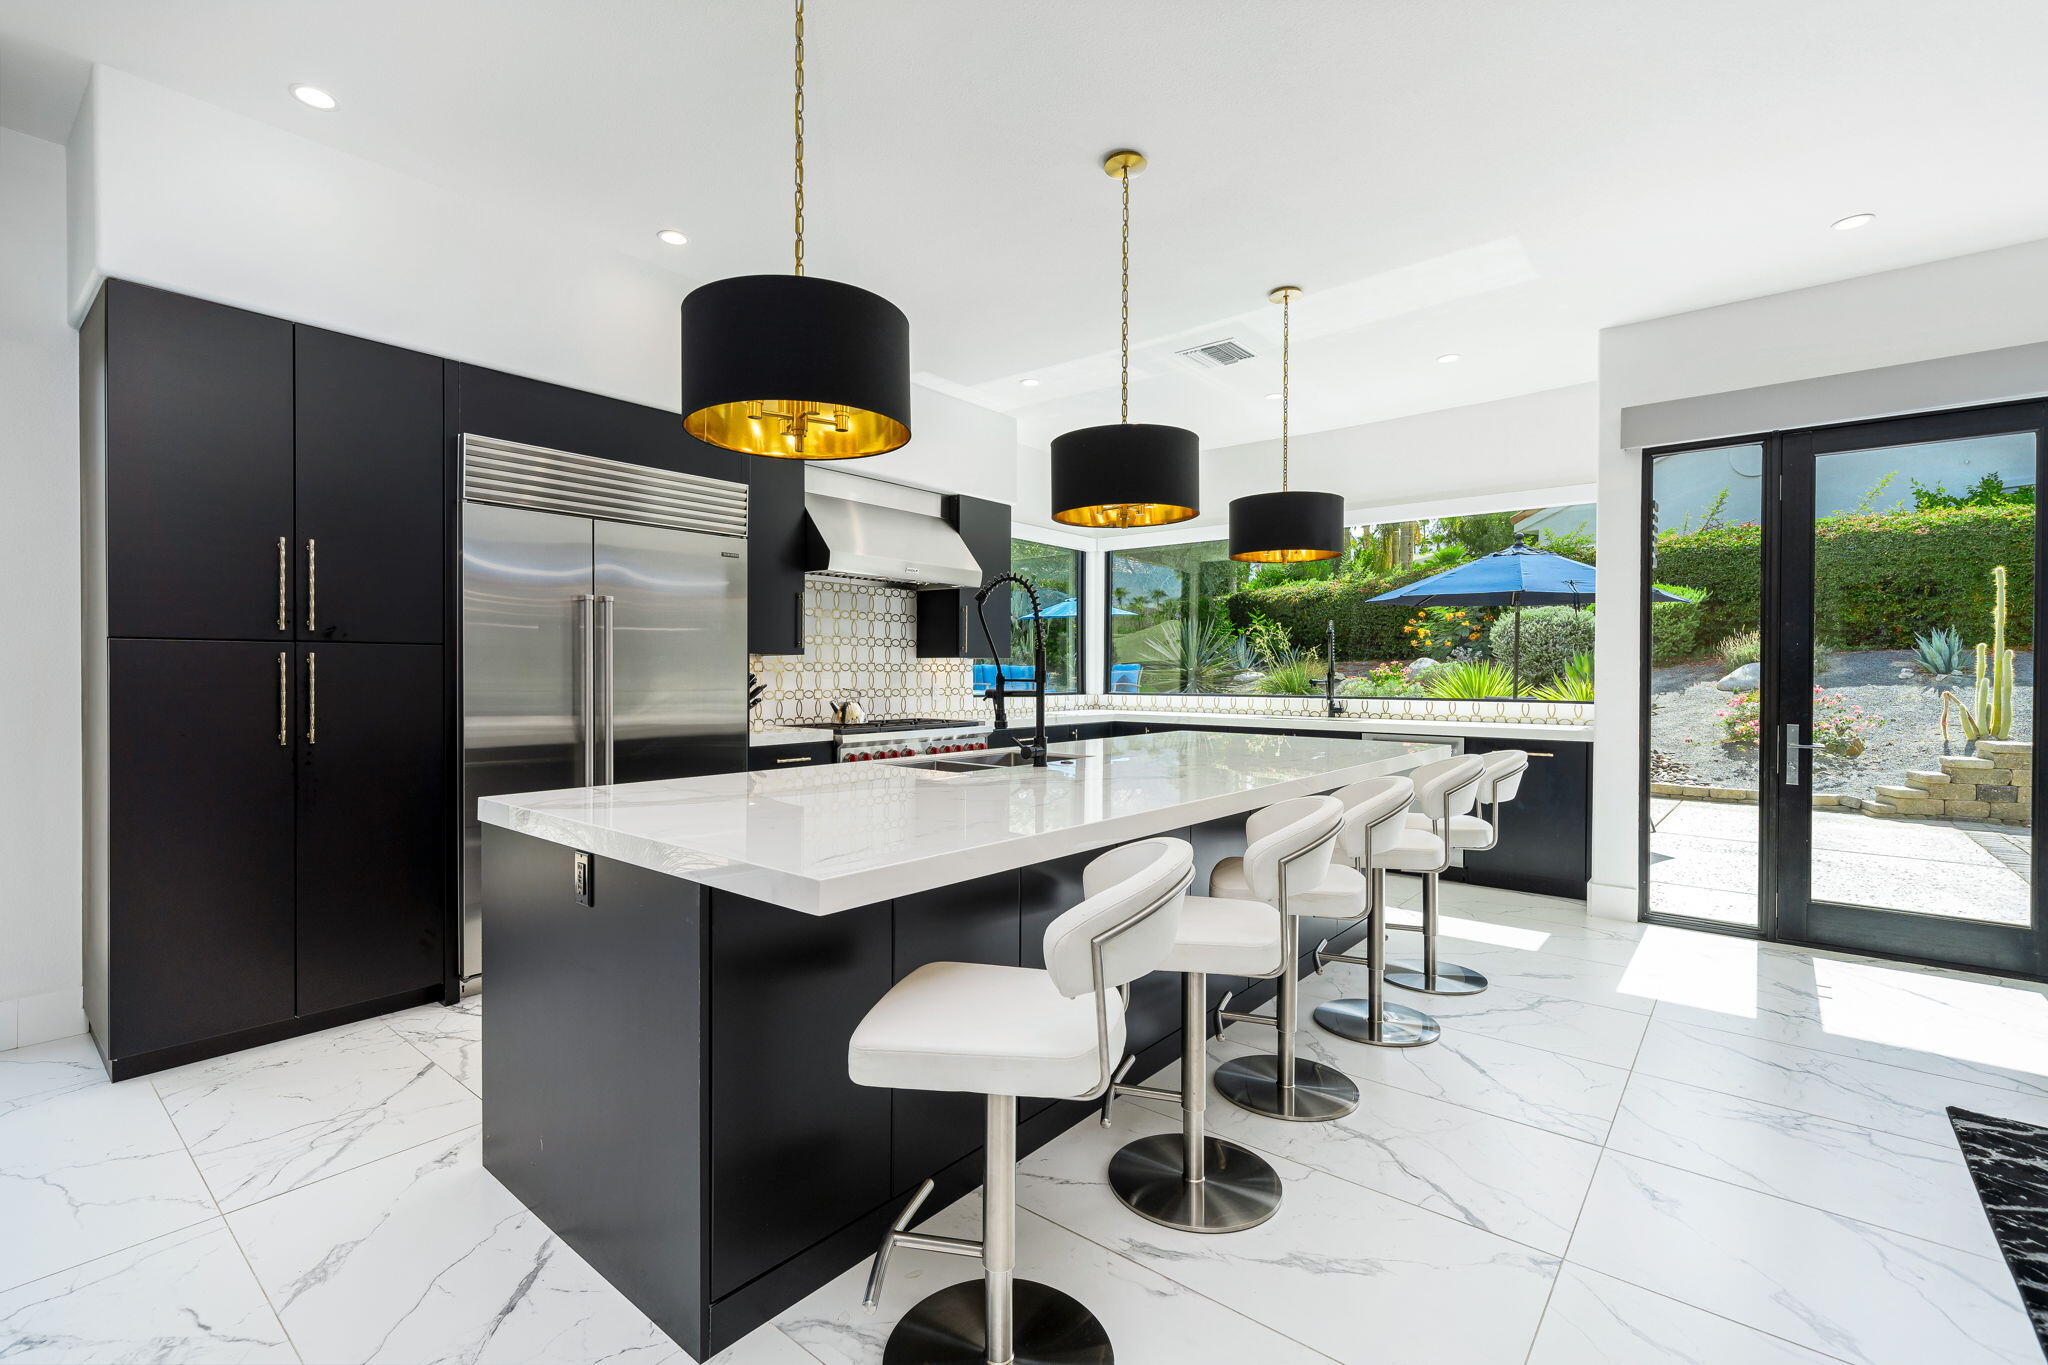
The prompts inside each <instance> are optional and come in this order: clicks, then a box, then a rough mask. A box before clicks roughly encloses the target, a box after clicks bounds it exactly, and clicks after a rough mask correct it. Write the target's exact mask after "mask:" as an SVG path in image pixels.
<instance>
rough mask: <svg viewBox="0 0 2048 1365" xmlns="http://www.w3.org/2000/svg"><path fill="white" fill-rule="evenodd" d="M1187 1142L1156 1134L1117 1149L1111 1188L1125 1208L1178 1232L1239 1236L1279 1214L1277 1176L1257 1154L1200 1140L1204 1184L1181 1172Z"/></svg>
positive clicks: (1172, 1135) (1111, 1163) (1177, 1136)
mask: <svg viewBox="0 0 2048 1365" xmlns="http://www.w3.org/2000/svg"><path fill="white" fill-rule="evenodd" d="M1186 1151H1187V1148H1186V1145H1185V1139H1184V1138H1183V1137H1182V1135H1181V1134H1179V1133H1158V1134H1155V1135H1153V1136H1152V1137H1143V1138H1139V1139H1138V1140H1137V1141H1136V1142H1131V1143H1126V1144H1125V1145H1124V1146H1123V1147H1120V1148H1118V1149H1117V1153H1116V1155H1115V1156H1113V1157H1111V1158H1110V1159H1109V1188H1110V1189H1111V1190H1113V1191H1114V1192H1115V1193H1116V1197H1117V1198H1118V1199H1121V1200H1123V1202H1124V1207H1125V1208H1128V1209H1129V1210H1130V1211H1131V1212H1133V1213H1135V1214H1137V1215H1139V1216H1140V1217H1142V1218H1149V1219H1151V1220H1152V1221H1153V1222H1155V1223H1160V1224H1163V1225H1164V1226H1166V1227H1170V1228H1178V1229H1179V1230H1180V1231H1182V1232H1243V1231H1244V1230H1245V1229H1246V1228H1255V1227H1257V1226H1258V1225H1259V1224H1261V1223H1263V1222H1265V1221H1266V1220H1267V1219H1268V1218H1271V1217H1272V1216H1273V1215H1274V1214H1275V1213H1277V1212H1279V1210H1280V1173H1279V1172H1278V1171H1275V1170H1274V1169H1273V1167H1272V1165H1271V1164H1270V1163H1269V1162H1267V1160H1266V1159H1265V1158H1264V1157H1262V1156H1260V1155H1259V1154H1258V1153H1257V1152H1254V1151H1252V1150H1251V1149H1249V1148H1246V1147H1240V1146H1238V1145H1237V1144H1236V1143H1234V1142H1225V1141H1224V1140H1223V1139H1222V1138H1213V1137H1204V1138H1203V1139H1202V1171H1203V1174H1202V1178H1201V1179H1200V1180H1194V1181H1191V1180H1189V1179H1188V1178H1187V1173H1186V1169H1185V1162H1184V1158H1185V1154H1186Z"/></svg>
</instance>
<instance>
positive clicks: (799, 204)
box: [796, 0, 804, 275]
mask: <svg viewBox="0 0 2048 1365" xmlns="http://www.w3.org/2000/svg"><path fill="white" fill-rule="evenodd" d="M796 273H797V274H799V275H801V274H803V273H804V0H796Z"/></svg>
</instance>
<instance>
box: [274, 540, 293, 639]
mask: <svg viewBox="0 0 2048 1365" xmlns="http://www.w3.org/2000/svg"><path fill="white" fill-rule="evenodd" d="M291 565H292V560H291V551H290V550H288V549H286V548H285V538H284V537H283V536H279V537H278V538H277V628H278V629H279V630H290V629H291V626H292V618H291V607H290V605H289V601H288V599H289V598H290V595H291V588H290V581H291V572H292V567H291Z"/></svg>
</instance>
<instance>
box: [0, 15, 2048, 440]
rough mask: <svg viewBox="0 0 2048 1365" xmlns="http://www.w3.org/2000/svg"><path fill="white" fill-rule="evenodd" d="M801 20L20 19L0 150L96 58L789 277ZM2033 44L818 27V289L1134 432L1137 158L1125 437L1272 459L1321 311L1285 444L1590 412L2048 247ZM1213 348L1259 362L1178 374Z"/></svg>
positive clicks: (714, 262) (1849, 29) (1472, 31)
mask: <svg viewBox="0 0 2048 1365" xmlns="http://www.w3.org/2000/svg"><path fill="white" fill-rule="evenodd" d="M788 20H789V15H788V11H787V9H786V7H785V6H784V5H782V4H780V3H776V2H775V0H722V2H721V3H703V2H702V0H695V2H693V0H583V2H582V3H574V2H573V0H553V2H552V3H549V2H548V0H432V2H431V3H422V0H346V3H338V2H336V0H175V2H174V3H173V2H167V0H0V123H4V124H7V125H9V126H14V127H18V128H21V129H23V130H24V131H28V132H32V133H35V134H37V135H39V136H43V137H51V138H58V139H61V138H62V137H63V136H64V134H65V131H66V129H67V127H68V125H69V122H70V118H71V114H72V112H73V111H74V110H75V108H76V105H77V99H78V96H79V92H80V90H81V89H82V85H83V80H84V70H85V66H84V64H85V63H86V62H88V61H101V62H106V63H108V64H111V65H114V66H119V67H123V68H125V69H127V70H129V71H132V72H134V73H136V74H137V75H140V76H143V77H145V78H147V79H150V80H153V81H156V82H159V83H161V84H164V85H167V86H170V87H172V88H174V89H178V90H182V91H185V92H187V93H189V94H192V95H195V96H198V97H200V98H202V99H206V100H209V101H212V102H214V103H216V104H220V105H223V106H225V107H227V108H230V109H233V110H236V111H238V112H240V113H243V114H246V115H249V116H251V117H254V118H258V119H262V120H264V121H266V122H269V123H273V124H276V125H278V126H281V127H285V128H288V129H291V130H293V131H295V132H299V133H302V134H304V135H305V136H307V137H309V138H314V139H317V140H319V141H321V142H324V143H328V144H331V145H333V146H336V147H339V148H343V149H345V150H348V151H351V152H354V153H356V154H359V155H362V156H365V157H368V158H370V159H373V160H376V161H379V162H382V163H384V164H387V165H389V166H392V167H394V168H396V169H399V170H403V171H406V172H408V173H411V174H414V175H417V176H420V177H423V178H425V179H428V180H432V181H435V182H437V183H440V184H444V185H447V186H450V187H453V188H455V189H458V190H460V191H463V192H465V193H470V194H474V195H476V196H477V197H478V199H479V201H480V203H481V204H483V205H488V206H490V211H491V212H517V210H518V207H519V206H520V205H521V204H535V205H539V204H545V205H546V206H547V207H548V209H549V212H550V213H551V214H554V215H558V216H559V215H562V214H564V213H566V214H567V215H568V216H570V217H571V218H572V219H574V220H575V221H576V222H577V223H578V224H579V225H580V226H581V227H582V228H584V229H585V230H587V231H588V232H589V233H591V234H592V236H593V238H594V239H595V240H596V241H600V242H602V243H603V244H605V245H607V246H610V247H612V248H615V249H618V250H623V251H628V252H632V253H634V254H636V255H640V256H643V257H645V258H646V259H648V260H651V261H656V262H659V263H661V264H662V265H663V266H665V267H666V268H670V269H673V270H675V271H676V272H677V274H678V275H679V276H680V277H682V279H683V280H685V281H686V282H687V281H696V280H703V279H711V278H716V277H718V276H721V275H726V274H733V273H744V272H750V271H774V270H782V269H786V268H787V260H788V245H787V241H788V227H787V225H788V213H789V203H788V191H789V173H788V156H789V148H788V137H789V112H790V111H789V91H788V80H789V77H788V40H789V35H788ZM2043 51H2048V6H2044V5H2043V4H2041V3H2040V0H1943V2H1942V3H1929V0H1712V2H1711V3H1704V4H1703V3H1700V2H1699V0H1285V2H1284V3H1282V0H1251V2H1250V3H1247V0H1115V3H1110V4H1105V3H1102V0H1039V2H1038V3H1031V4H1023V3H1008V4H996V3H970V4H963V3H960V2H959V0H811V4H810V13H809V58H810V93H809V128H808V146H809V161H810V181H809V184H810V192H809V215H808V221H809V252H808V256H809V264H810V266H811V268H812V270H813V271H814V272H815V273H818V274H822V275H829V276H833V277H836V278H840V279H846V280H849V281H851V282H854V283H857V284H861V285H864V286H866V287H868V288H871V289H875V290H878V291H879V292H881V293H883V294H885V295H887V296H888V297H890V298H892V299H894V300H895V301H896V302H897V303H898V304H900V305H901V306H902V307H903V308H904V310H905V311H906V312H907V313H908V314H909V315H910V318H911V324H912V338H913V341H912V345H913V353H914V354H913V363H914V366H915V367H916V368H917V369H918V370H919V371H920V372H921V376H922V377H924V378H926V379H927V381H928V382H931V383H933V384H935V385H937V386H939V387H941V388H946V389H949V390H951V391H954V392H958V393H963V394H966V395H968V396H971V397H973V398H975V399H977V400H978V401H980V402H983V403H986V404H988V405H991V406H995V407H999V408H1003V409H1005V410H1011V411H1014V412H1015V413H1016V415H1017V417H1018V419H1019V422H1020V425H1021V429H1022V432H1023V435H1024V438H1025V440H1026V441H1027V442H1030V443H1033V444H1042V443H1043V442H1044V441H1045V440H1047V439H1049V438H1050V437H1051V436H1052V435H1054V434H1056V433H1057V432H1059V431H1061V430H1064V429H1066V428H1069V427H1072V426H1079V425H1088V424H1091V423H1094V422H1098V421H1106V420H1114V417H1115V412H1116V407H1115V381H1116V363H1115V361H1116V356H1115V344H1116V324H1117V307H1116V305H1117V298H1116V232H1117V191H1116V186H1115V183H1114V182H1113V181H1110V180H1109V179H1107V178H1106V177H1104V176H1103V175H1102V173H1101V171H1100V170H1099V169H1098V168H1097V167H1098V162H1099V159H1100V157H1101V155H1102V153H1103V152H1104V151H1106V150H1108V149H1110V148H1112V147H1115V146H1120V145H1129V146H1135V147H1138V148H1140V149H1141V150H1143V151H1144V152H1145V153H1146V154H1147V155H1148V156H1150V157H1151V158H1152V162H1153V165H1152V168H1151V170H1149V171H1148V172H1147V173H1146V174H1145V175H1144V176H1142V177H1141V178H1139V179H1138V180H1137V181H1136V182H1135V183H1134V200H1135V209H1134V218H1135V231H1136V253H1137V259H1136V278H1135V284H1134V298H1133V328H1134V336H1135V337H1136V339H1137V341H1138V344H1139V354H1138V356H1137V357H1136V360H1135V361H1134V385H1135V388H1134V393H1133V398H1132V416H1133V418H1134V419H1136V420H1147V421H1166V422H1173V423H1177V424H1181V425H1186V426H1190V427H1193V428H1194V429H1195V430H1196V431H1198V432H1200V433H1201V434H1202V437H1203V440H1204V444H1205V445H1207V446H1209V447H1211V448H1214V447H1220V446H1227V445H1232V444H1237V443H1240V442H1245V441H1250V440H1256V439H1259V438H1262V437H1265V436H1267V435H1269V434H1271V433H1272V431H1273V430H1274V429H1275V428H1276V427H1277V423H1278V416H1279V414H1278V411H1277V409H1278V406H1279V405H1278V404H1276V403H1271V402H1269V401H1267V400H1266V398H1265V395H1266V394H1267V393H1268V392H1270V391H1272V390H1274V389H1276V388H1277V387H1278V373H1279V365H1278V356H1277V349H1278V348H1277V324H1278V309H1277V308H1275V307H1273V306H1272V305H1269V304H1267V303H1265V302H1264V298H1265V293H1266V290H1267V289H1268V288H1269V287H1270V286H1272V285H1275V284H1281V283H1298V284H1301V285H1303V286H1304V287H1305V288H1306V289H1307V291H1308V292H1307V295H1306V297H1304V298H1303V299H1302V300H1301V302H1299V303H1298V304H1297V305H1296V324H1297V325H1296V331H1295V342H1296V345H1295V369H1294V373H1295V394H1296V397H1295V401H1294V404H1293V408H1294V418H1295V423H1296V429H1297V430H1301V431H1314V430H1321V429H1328V428H1334V427H1340V426H1347V425H1351V424H1354V423H1358V422H1365V421H1375V420H1380V419H1384V418H1388V417H1394V416H1399V415H1402V414H1407V413H1414V412H1421V411H1428V410H1432V409H1437V408H1445V407H1452V406H1457V405H1462V404H1467V403H1474V402H1480V401H1484V400H1488V399H1494V398H1500V397H1504V396H1507V395H1511V394H1517V393H1528V392H1533V391H1536V390H1541V389H1549V388H1554V387H1558V386H1562V385H1567V384H1575V383H1580V382H1583V381H1585V380H1588V379H1590V378H1592V377H1593V376H1594V373H1595V346H1596V332H1597V330H1598V329H1599V328H1600V327H1603V326H1607V325H1611V324H1614V323H1619V322H1627V321H1633V320H1636V319H1640V318H1645V317H1654V316H1658V315H1661V314H1665V313H1671V312H1675V311H1680V310H1684V309H1689V308H1696V307H1700V306H1704V305H1708V304H1713V303H1719V302H1725V301H1728V300H1733V299H1738V298H1745V297H1751V296H1754V295H1758V294H1765V293H1772V292H1776V291H1779V290H1783V289H1787V288H1795V287H1798V286H1801V285H1807V284H1817V283H1821V282H1824V281H1828V280H1834V279H1841V278H1845V277H1849V276H1854V275H1861V274H1867V273H1870V272H1872V271H1876V270H1883V269H1888V268H1892V267H1896V266H1901V265H1908V264H1913V263H1917V262H1920V261H1926V260H1932V259H1937V258H1940V257H1944V256H1951V255H1956V254H1960V253H1963V252H1968V251H1974V250H1980V249H1983V248H1987V247H1992V246H1998V245H2003V244H2006V243H2010V242H2015V241H2022V240H2027V239H2030V238H2036V237H2042V236H2048V177H2044V176H2042V175H2040V174H2039V173H2038V171H2039V158H2040V154H2041V147H2042V141H2043V134H2044V132H2048V81H2044V80H2043V79H2042V76H2041V68H2040V54H2041V53H2042V52H2043ZM294 81H306V82H310V83H313V84H317V85H321V86H324V87H326V88H327V89H329V90H331V91H332V92H333V93H334V94H335V95H336V96H337V97H338V98H339V100H340V101H341V107H340V109H339V110H337V111H336V112H334V113H330V114H320V113H315V112H312V111H310V110H307V109H305V108H303V107H301V106H300V105H298V104H297V103H295V102H294V101H292V100H291V99H290V98H289V97H288V95H287V94H286V86H287V85H288V84H290V83H291V82H294ZM1854 212H1874V213H1877V214H1878V215H1879V218H1878V221H1877V223H1876V224H1875V225H1874V226H1872V227H1870V228H1867V229H1865V230H1863V231H1861V232H1853V233H1837V232H1833V231H1831V230H1830V229H1829V226H1828V225H1829V223H1830V222H1832V221H1833V220H1834V219H1837V218H1840V217H1842V216H1843V215H1845V214H1849V213H1854ZM666 226H673V227H679V228H681V229H682V230H684V231H685V232H687V233H689V235H690V239H691V240H690V244H689V245H688V246H687V247H685V248H681V249H676V248H670V247H665V246H662V245H660V244H659V243H657V242H656V241H655V240H654V237H653V233H654V231H655V229H657V228H660V227H666ZM480 230H486V231H487V230H488V213H486V214H485V215H484V226H483V227H482V228H481V229H480ZM1226 335H1227V336H1232V337H1235V338H1237V339H1238V340H1239V341H1240V342H1241V343H1244V344H1246V345H1248V346H1249V347H1250V349H1252V350H1254V351H1257V352H1259V353H1260V354H1259V356H1258V358H1257V359H1255V360H1252V361H1248V362H1245V363H1244V364H1241V365H1238V366H1235V367H1232V368H1230V369H1226V370H1207V371H1203V370H1193V369H1189V368H1187V367H1186V366H1185V365H1184V364H1183V362H1180V361H1179V360H1177V359H1175V358H1174V356H1173V354H1172V353H1173V351H1174V350H1176V349H1177V348H1179V347H1182V346H1187V345H1191V344H1194V343H1197V342H1204V341H1210V340H1214V339H1216V338H1218V337H1221V336H1226ZM1767 340H1768V339H1759V341H1760V344H1764V343H1766V342H1767ZM1448 351H1455V352H1458V353H1460V354H1462V355H1463V356H1464V360H1463V361H1462V362H1461V363H1459V364H1456V365H1439V364H1437V363H1436V361H1435V358H1436V356H1437V355H1439V354H1440V353H1443V352H1448ZM1027 376H1031V377H1037V378H1039V379H1040V380H1041V381H1042V382H1041V384H1040V385H1039V386H1038V387H1036V388H1032V389H1025V388H1023V387H1021V386H1020V385H1019V383H1018V380H1019V379H1021V378H1023V377H1027Z"/></svg>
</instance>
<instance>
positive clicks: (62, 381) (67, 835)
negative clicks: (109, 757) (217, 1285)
mask: <svg viewBox="0 0 2048 1365" xmlns="http://www.w3.org/2000/svg"><path fill="white" fill-rule="evenodd" d="M64 178H65V177H64V149H63V148H62V147H60V146H58V145H57V144H55V143H52V142H44V141H41V140H39V139H37V138H32V137H28V136H26V135H24V134H21V133H17V132H14V131H12V130H10V129H4V128H0V261H4V262H6V267H5V269H0V414H5V417H4V419H0V583H5V584H6V585H7V594H6V608H5V611H4V613H0V622H4V632H5V637H6V645H5V656H6V660H7V663H6V667H5V668H4V669H0V769H4V772H5V778H4V780H0V868H4V869H5V870H6V877H7V886H6V890H5V892H4V893H0V1048H8V1047H13V1046H15V1045H16V1043H17V1042H19V1043H20V1044H21V1045H23V1046H26V1045H28V1044H31V1043H38V1042H43V1041H46V1040H47V1039H50V1038H61V1037H65V1036H67V1035H69V1034H73V1033H79V1032H82V1031H83V1030H84V1028H85V1015H84V1011H83V1009H82V1008H81V1006H80V1003H79V982H80V968H79V904H80V901H79V897H80V873H79V866H80V856H81V854H80V844H79V828H80V826H79V654H78V651H79V577H78V337H77V334H76V333H75V332H73V331H72V330H71V328H70V326H69V324H68V323H67V322H66V319H65V306H64V301H65V259H64V257H65V241H64V222H65V212H64Z"/></svg>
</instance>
